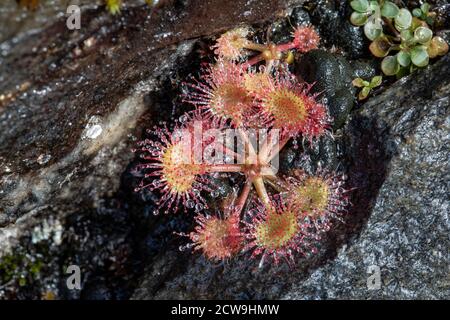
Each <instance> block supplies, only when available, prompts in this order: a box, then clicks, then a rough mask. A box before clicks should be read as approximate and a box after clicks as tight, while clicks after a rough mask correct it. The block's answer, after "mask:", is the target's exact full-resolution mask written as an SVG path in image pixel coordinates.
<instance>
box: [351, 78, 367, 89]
mask: <svg viewBox="0 0 450 320" xmlns="http://www.w3.org/2000/svg"><path fill="white" fill-rule="evenodd" d="M352 84H353V86H355V87H357V88H361V87H364V80H363V79H361V78H356V79H353V81H352Z"/></svg>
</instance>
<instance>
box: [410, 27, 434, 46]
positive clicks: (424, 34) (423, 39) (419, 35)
mask: <svg viewBox="0 0 450 320" xmlns="http://www.w3.org/2000/svg"><path fill="white" fill-rule="evenodd" d="M432 37H433V31H431V30H430V29H428V28H426V27H418V28H417V29H416V30H415V31H414V40H416V41H417V42H419V43H422V44H424V43H427V42H428V41H430V40H431V38H432Z"/></svg>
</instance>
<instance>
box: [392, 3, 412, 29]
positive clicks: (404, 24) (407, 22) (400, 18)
mask: <svg viewBox="0 0 450 320" xmlns="http://www.w3.org/2000/svg"><path fill="white" fill-rule="evenodd" d="M411 22H412V15H411V12H409V10H408V9H405V8H402V9H400V10H399V12H398V14H397V16H396V17H395V27H396V28H397V30H398V31H401V30H403V29H408V28H409V27H410V26H411Z"/></svg>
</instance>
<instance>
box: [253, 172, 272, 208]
mask: <svg viewBox="0 0 450 320" xmlns="http://www.w3.org/2000/svg"><path fill="white" fill-rule="evenodd" d="M253 185H254V186H255V189H256V193H258V196H259V198H260V199H261V201H262V202H263V203H264V205H265V206H266V208H270V207H271V203H270V198H269V194H268V193H267V190H266V187H265V186H264V180H263V178H262V177H261V176H259V177H256V178H255V179H253Z"/></svg>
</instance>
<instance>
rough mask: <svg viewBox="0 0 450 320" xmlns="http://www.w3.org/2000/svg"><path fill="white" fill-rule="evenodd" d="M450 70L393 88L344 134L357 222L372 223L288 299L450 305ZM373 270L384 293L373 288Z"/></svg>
mask: <svg viewBox="0 0 450 320" xmlns="http://www.w3.org/2000/svg"><path fill="white" fill-rule="evenodd" d="M449 62H450V57H449V56H448V55H447V56H446V57H445V58H443V59H442V60H441V61H439V62H438V63H436V64H435V65H434V66H432V67H429V68H427V69H426V70H424V71H421V72H418V73H416V74H413V75H411V76H409V77H408V78H406V79H402V80H400V81H397V82H396V83H395V84H394V85H393V86H392V87H391V88H389V89H388V90H386V91H385V92H384V93H383V94H381V95H379V96H377V97H375V98H372V99H370V100H369V101H368V102H367V103H366V104H365V105H364V106H363V109H362V110H360V111H359V112H357V113H356V114H355V115H354V116H353V119H352V120H351V122H350V124H349V126H348V127H347V128H346V133H345V134H346V136H347V137H348V148H349V150H348V152H347V154H348V155H350V156H351V158H350V159H349V162H348V163H350V167H349V168H348V172H349V176H350V184H351V185H353V186H354V187H356V188H357V190H356V191H355V193H354V195H353V198H354V199H355V200H354V204H355V206H354V208H353V214H355V216H356V217H358V216H359V217H361V218H362V217H363V216H364V215H365V214H364V212H367V210H368V209H369V210H370V215H369V216H368V217H366V218H367V223H366V224H365V225H364V226H363V228H362V230H361V232H360V234H359V235H358V236H357V237H354V238H353V239H352V240H351V241H349V242H348V243H347V244H346V245H344V246H343V247H342V248H341V249H340V250H339V252H338V255H337V256H336V258H335V259H334V260H333V261H330V262H329V263H328V264H326V265H325V266H323V267H321V268H318V269H317V270H315V271H313V272H312V273H311V275H310V276H309V278H308V279H307V280H305V281H303V282H297V283H296V284H295V285H294V286H293V287H292V288H291V289H290V290H289V292H286V293H284V294H283V296H282V297H283V298H284V299H327V298H328V299H449V298H450V278H449V274H450V273H449V266H450V255H449V248H450V239H449V234H450V220H449V212H450V211H449V205H450V199H449V188H450V185H449V181H450V179H449V178H450V175H449V172H450V171H449V169H450V166H449V159H450V151H449V148H448V145H449V143H450V96H449V93H450V76H449V75H450V73H449V72H450V63H449ZM377 187H379V190H378V192H375V193H374V191H375V190H374V188H375V189H376V188H377ZM356 217H355V218H356ZM362 219H363V220H364V219H365V218H362ZM372 265H375V266H378V267H379V268H380V272H381V275H380V277H381V278H380V279H381V287H380V288H375V289H369V288H368V286H367V281H368V277H369V276H370V275H371V273H368V271H370V270H369V269H368V268H369V266H372ZM371 272H372V271H371ZM369 282H370V279H369Z"/></svg>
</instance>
